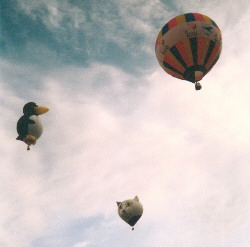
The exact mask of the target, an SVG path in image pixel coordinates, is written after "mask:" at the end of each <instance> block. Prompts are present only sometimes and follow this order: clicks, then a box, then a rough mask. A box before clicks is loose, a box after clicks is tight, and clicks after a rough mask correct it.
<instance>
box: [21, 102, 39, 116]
mask: <svg viewBox="0 0 250 247" xmlns="http://www.w3.org/2000/svg"><path fill="white" fill-rule="evenodd" d="M35 107H38V105H37V104H36V103H34V102H29V103H27V104H25V105H24V107H23V114H24V115H26V116H32V115H36V116H38V114H37V112H36V110H35Z"/></svg>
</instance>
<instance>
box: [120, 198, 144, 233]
mask: <svg viewBox="0 0 250 247" xmlns="http://www.w3.org/2000/svg"><path fill="white" fill-rule="evenodd" d="M116 203H117V206H118V214H119V216H120V217H121V218H122V219H123V220H124V221H125V222H127V223H128V224H129V225H130V226H132V230H134V225H135V224H136V222H137V221H138V220H139V219H140V218H141V216H142V213H143V207H142V204H141V203H140V202H139V198H138V196H135V198H134V199H130V200H125V201H123V202H116Z"/></svg>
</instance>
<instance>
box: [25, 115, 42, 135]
mask: <svg viewBox="0 0 250 247" xmlns="http://www.w3.org/2000/svg"><path fill="white" fill-rule="evenodd" d="M29 119H30V120H33V121H34V122H35V123H34V124H29V125H28V134H29V135H32V136H35V137H36V138H37V139H38V138H39V137H40V136H41V135H42V133H43V125H42V122H41V120H40V118H39V117H38V116H36V115H33V116H30V118H29Z"/></svg>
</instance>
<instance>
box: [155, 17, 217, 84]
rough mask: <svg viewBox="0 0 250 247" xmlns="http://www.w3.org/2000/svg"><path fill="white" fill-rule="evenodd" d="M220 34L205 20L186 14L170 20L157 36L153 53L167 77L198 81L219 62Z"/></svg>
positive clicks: (215, 27)
mask: <svg viewBox="0 0 250 247" xmlns="http://www.w3.org/2000/svg"><path fill="white" fill-rule="evenodd" d="M221 48H222V38H221V31H220V29H219V28H218V26H217V25H216V23H215V22H214V21H213V20H212V19H210V18H209V17H208V16H205V15H203V14H199V13H187V14H183V15H179V16H176V17H175V18H173V19H172V20H170V21H169V22H168V23H167V24H166V25H165V26H164V27H163V28H162V29H161V31H160V32H159V34H158V37H157V40H156V44H155V53H156V57H157V59H158V62H159V64H160V66H161V67H162V68H163V69H164V70H165V71H166V72H167V73H168V74H170V75H172V76H174V77H176V78H179V79H182V80H187V81H191V82H197V81H200V80H201V79H202V78H203V77H204V76H205V75H206V74H207V73H208V72H209V71H210V70H211V68H212V67H213V66H214V64H215V63H216V62H217V60H218V59H219V56H220V53H221Z"/></svg>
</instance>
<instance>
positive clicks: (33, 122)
mask: <svg viewBox="0 0 250 247" xmlns="http://www.w3.org/2000/svg"><path fill="white" fill-rule="evenodd" d="M28 123H29V124H35V123H36V122H35V121H34V120H32V119H29V121H28Z"/></svg>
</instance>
